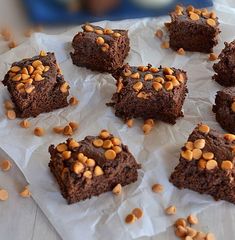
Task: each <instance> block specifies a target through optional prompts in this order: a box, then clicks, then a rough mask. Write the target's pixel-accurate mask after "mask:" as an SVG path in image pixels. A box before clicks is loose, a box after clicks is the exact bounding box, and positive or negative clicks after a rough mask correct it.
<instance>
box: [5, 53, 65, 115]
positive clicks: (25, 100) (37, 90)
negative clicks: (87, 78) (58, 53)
mask: <svg viewBox="0 0 235 240" xmlns="http://www.w3.org/2000/svg"><path fill="white" fill-rule="evenodd" d="M2 83H3V84H4V85H5V86H7V89H8V91H9V93H10V95H11V99H12V101H13V103H14V105H15V111H16V114H17V117H20V118H27V117H36V116H37V115H39V114H40V113H43V112H50V111H52V110H54V109H58V108H63V107H66V106H68V102H67V97H68V95H69V91H68V89H69V85H68V83H67V82H66V81H65V80H64V77H63V75H62V74H61V70H60V68H59V67H58V65H57V63H56V59H55V55H54V53H49V52H48V53H46V52H44V51H41V52H40V55H38V56H35V57H33V58H27V59H23V60H21V61H19V62H15V63H13V64H12V66H11V68H10V70H9V71H8V72H7V74H6V75H5V77H4V80H3V81H2Z"/></svg>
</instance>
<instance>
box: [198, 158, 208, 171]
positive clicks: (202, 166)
mask: <svg viewBox="0 0 235 240" xmlns="http://www.w3.org/2000/svg"><path fill="white" fill-rule="evenodd" d="M206 163H207V161H206V160H204V159H200V160H199V161H198V167H199V168H201V169H205V168H206Z"/></svg>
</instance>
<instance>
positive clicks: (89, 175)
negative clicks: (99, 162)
mask: <svg viewBox="0 0 235 240" xmlns="http://www.w3.org/2000/svg"><path fill="white" fill-rule="evenodd" d="M83 177H85V178H87V179H92V172H91V171H85V172H84V173H83Z"/></svg>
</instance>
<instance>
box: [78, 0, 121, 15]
mask: <svg viewBox="0 0 235 240" xmlns="http://www.w3.org/2000/svg"><path fill="white" fill-rule="evenodd" d="M81 3H82V7H83V8H84V9H86V10H87V11H89V12H91V13H92V14H95V15H102V14H105V13H106V12H109V11H111V10H113V9H115V8H116V7H117V6H118V5H119V4H120V0H82V1H81Z"/></svg>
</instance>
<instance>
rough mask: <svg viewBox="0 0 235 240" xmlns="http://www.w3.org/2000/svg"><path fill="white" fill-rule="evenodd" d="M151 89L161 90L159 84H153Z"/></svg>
mask: <svg viewBox="0 0 235 240" xmlns="http://www.w3.org/2000/svg"><path fill="white" fill-rule="evenodd" d="M152 86H153V88H154V90H155V91H160V90H161V89H162V84H161V83H159V82H153V85H152Z"/></svg>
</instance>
